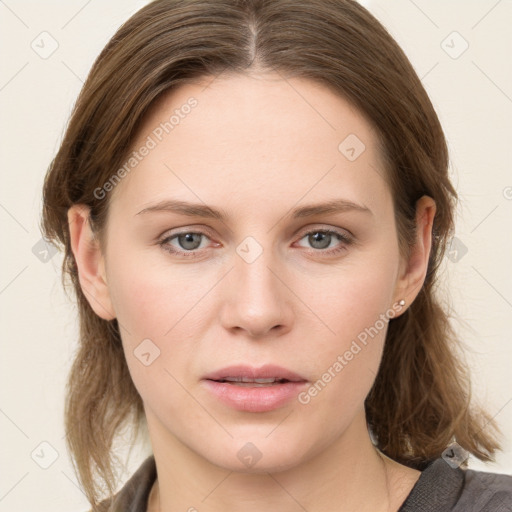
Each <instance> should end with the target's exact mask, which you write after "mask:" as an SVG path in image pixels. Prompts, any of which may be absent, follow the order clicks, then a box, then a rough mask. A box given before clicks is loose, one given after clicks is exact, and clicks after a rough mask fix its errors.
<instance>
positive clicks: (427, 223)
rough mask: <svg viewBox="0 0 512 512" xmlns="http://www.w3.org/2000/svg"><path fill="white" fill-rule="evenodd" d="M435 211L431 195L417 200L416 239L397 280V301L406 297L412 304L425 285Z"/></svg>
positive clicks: (408, 302) (407, 301)
mask: <svg viewBox="0 0 512 512" xmlns="http://www.w3.org/2000/svg"><path fill="white" fill-rule="evenodd" d="M435 213H436V203H435V201H434V200H433V199H432V198H431V197H429V196H423V197H421V198H420V199H419V200H418V201H417V202H416V240H415V244H414V246H413V247H411V250H410V255H409V259H408V261H407V262H405V264H404V265H403V271H402V274H401V275H400V277H399V280H398V282H397V286H396V290H395V297H396V301H399V300H400V299H405V301H406V304H411V303H412V302H413V301H414V299H415V298H416V296H417V295H418V293H419V291H420V290H421V287H422V286H423V283H424V281H425V277H426V275H427V270H428V262H429V258H430V250H431V248H432V227H433V223H434V217H435Z"/></svg>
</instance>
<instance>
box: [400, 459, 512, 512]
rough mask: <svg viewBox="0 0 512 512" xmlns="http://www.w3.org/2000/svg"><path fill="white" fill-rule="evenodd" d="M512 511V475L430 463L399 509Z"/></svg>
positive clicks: (440, 461)
mask: <svg viewBox="0 0 512 512" xmlns="http://www.w3.org/2000/svg"><path fill="white" fill-rule="evenodd" d="M419 511H421V512H430V511H432V512H507V511H508V512H512V476H509V475H501V474H498V473H487V472H484V471H476V470H471V469H462V468H460V467H455V468H453V467H451V466H450V465H448V463H447V462H446V461H445V460H444V459H442V458H439V459H436V460H434V461H432V462H430V463H429V464H428V466H427V467H426V468H425V469H424V470H423V471H422V474H421V476H420V478H419V479H418V481H417V482H416V484H415V486H414V487H413V489H412V490H411V492H410V494H409V496H408V497H407V499H406V500H405V502H404V503H403V504H402V507H400V509H399V512H419Z"/></svg>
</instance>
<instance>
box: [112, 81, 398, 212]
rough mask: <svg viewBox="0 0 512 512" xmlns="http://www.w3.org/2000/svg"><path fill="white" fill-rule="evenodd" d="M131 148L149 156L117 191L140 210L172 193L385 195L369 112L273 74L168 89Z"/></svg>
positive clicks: (220, 197) (295, 197) (294, 198)
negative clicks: (149, 202)
mask: <svg viewBox="0 0 512 512" xmlns="http://www.w3.org/2000/svg"><path fill="white" fill-rule="evenodd" d="M145 146H146V147H148V148H149V150H148V151H146V150H144V151H142V149H143V148H144V147H145ZM132 150H133V151H135V152H139V153H142V152H144V156H142V157H141V156H140V154H139V157H138V159H137V161H135V160H133V161H132V162H131V163H132V164H134V165H133V166H131V165H128V166H127V169H128V171H129V172H127V173H125V174H126V178H124V179H123V180H122V182H121V183H120V184H119V185H118V186H117V187H116V189H115V190H114V197H115V196H116V195H117V196H119V195H120V194H122V196H123V197H124V199H125V202H126V204H127V205H128V204H129V205H132V206H133V207H134V208H135V207H139V206H141V205H142V206H144V204H145V203H146V202H148V201H153V200H159V199H165V198H167V197H168V195H169V194H171V195H172V196H173V197H175V198H179V199H182V200H191V199H194V200H195V201H197V199H198V198H199V199H201V200H203V198H204V199H205V200H206V199H207V200H208V201H209V200H211V201H220V202H224V201H226V199H228V200H229V201H235V199H236V198H235V195H236V196H237V197H239V198H240V201H242V202H243V201H244V200H249V201H251V200H255V201H258V200H263V199H266V200H268V201H269V204H272V203H273V201H279V202H292V203H297V202H299V201H300V200H301V197H304V195H305V194H307V195H308V198H307V199H309V200H311V201H313V200H316V199H319V198H321V199H325V194H326V193H327V194H329V193H331V192H333V191H334V190H335V189H336V193H334V192H333V195H336V196H339V194H340V193H341V194H343V193H345V195H348V196H350V195H352V197H353V198H354V196H359V198H358V199H359V202H363V203H364V202H365V201H370V202H374V201H375V200H378V199H379V197H380V198H382V199H385V196H386V194H388V191H387V186H386V183H385V181H384V180H383V174H384V172H383V166H382V163H381V158H380V153H381V152H380V148H379V145H378V137H377V134H376V133H375V131H374V129H373V127H372V126H371V124H370V123H369V122H368V121H367V120H366V119H365V118H364V116H363V115H362V114H361V113H360V112H359V111H358V110H357V109H355V108H354V107H353V106H352V105H351V104H350V103H349V102H348V101H346V100H345V99H343V97H342V96H340V95H338V94H336V93H335V92H333V91H331V90H330V89H328V88H327V87H325V86H323V85H321V84H319V83H317V82H315V81H312V80H309V79H304V78H289V79H285V78H283V77H281V75H279V74H275V73H265V74H258V75H251V76H248V75H220V76H219V77H217V78H215V77H205V78H203V79H201V80H199V81H197V82H195V83H188V84H185V85H182V86H180V87H179V88H177V89H175V90H172V91H170V92H168V93H166V94H165V95H164V96H163V97H161V98H160V99H159V101H158V102H156V103H155V104H154V105H153V107H152V109H151V110H150V112H149V113H148V115H147V116H146V118H145V119H144V122H143V124H142V126H141V128H140V130H139V133H138V136H137V137H136V140H135V142H134V144H133V146H132ZM139 150H140V151H139ZM260 196H261V197H260ZM273 204H275V203H273Z"/></svg>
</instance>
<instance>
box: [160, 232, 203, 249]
mask: <svg viewBox="0 0 512 512" xmlns="http://www.w3.org/2000/svg"><path fill="white" fill-rule="evenodd" d="M201 237H205V238H206V235H205V234H204V233H195V232H190V233H179V234H178V235H174V236H170V237H169V238H167V239H165V240H164V242H165V243H168V244H170V242H171V240H176V241H177V242H178V245H179V247H177V248H176V246H173V245H172V244H170V245H171V246H172V247H174V248H176V249H177V250H178V252H179V251H180V250H184V251H187V252H188V251H195V250H197V249H200V248H202V247H200V246H201V241H202V240H201Z"/></svg>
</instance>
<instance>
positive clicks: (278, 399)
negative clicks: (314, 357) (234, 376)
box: [203, 380, 307, 412]
mask: <svg viewBox="0 0 512 512" xmlns="http://www.w3.org/2000/svg"><path fill="white" fill-rule="evenodd" d="M203 382H204V383H205V385H206V387H207V389H208V390H209V391H210V392H211V393H213V394H214V395H215V396H216V397H217V398H218V399H219V400H220V401H221V402H224V403H225V404H226V405H229V406H230V407H233V408H234V409H238V410H239V411H245V412H267V411H272V410H274V409H278V408H279V407H282V406H283V405H285V404H287V403H288V402H290V401H291V400H293V399H294V398H296V397H297V395H298V394H299V393H300V391H301V390H302V389H303V388H304V387H305V386H306V384H307V383H306V382H305V381H302V382H283V383H281V384H272V385H269V386H258V387H256V386H255V387H249V386H237V385H236V384H229V383H227V382H218V381H215V380H204V381H203Z"/></svg>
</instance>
